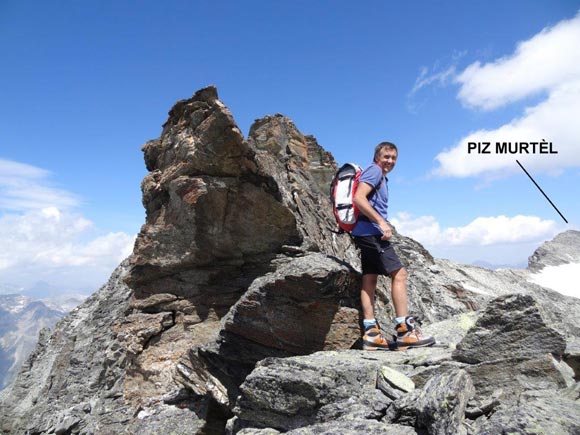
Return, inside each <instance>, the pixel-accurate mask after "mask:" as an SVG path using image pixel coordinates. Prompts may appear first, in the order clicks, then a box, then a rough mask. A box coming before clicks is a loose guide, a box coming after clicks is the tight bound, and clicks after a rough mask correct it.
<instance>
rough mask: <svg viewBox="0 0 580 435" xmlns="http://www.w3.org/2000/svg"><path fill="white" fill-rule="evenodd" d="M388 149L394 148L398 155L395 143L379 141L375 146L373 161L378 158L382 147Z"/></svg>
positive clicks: (376, 160)
mask: <svg viewBox="0 0 580 435" xmlns="http://www.w3.org/2000/svg"><path fill="white" fill-rule="evenodd" d="M384 148H387V149H390V150H395V153H396V154H397V155H398V154H399V150H398V149H397V145H395V144H394V143H392V142H381V143H380V144H378V145H377V146H376V147H375V157H374V159H373V160H374V162H375V163H377V162H378V160H379V156H380V154H381V151H382V150H383V149H384Z"/></svg>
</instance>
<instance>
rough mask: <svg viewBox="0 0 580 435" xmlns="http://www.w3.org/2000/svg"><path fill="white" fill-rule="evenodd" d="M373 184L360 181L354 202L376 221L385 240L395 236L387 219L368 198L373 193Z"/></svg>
mask: <svg viewBox="0 0 580 435" xmlns="http://www.w3.org/2000/svg"><path fill="white" fill-rule="evenodd" d="M372 190H373V186H371V185H370V184H367V183H365V182H362V183H359V185H358V187H357V189H356V192H355V194H354V203H355V204H356V206H357V207H358V209H359V210H360V211H361V212H362V213H363V214H364V215H365V216H366V217H368V218H369V219H370V220H371V221H372V222H375V223H376V224H377V225H378V226H379V228H380V230H381V231H382V232H383V237H382V239H383V240H388V239H390V238H391V237H392V236H393V231H392V230H391V227H390V226H389V224H388V223H387V221H386V220H384V219H383V218H382V216H381V215H380V214H378V213H377V211H376V210H375V209H374V208H373V206H372V205H371V203H370V202H369V200H368V196H369V195H370V194H371V192H372Z"/></svg>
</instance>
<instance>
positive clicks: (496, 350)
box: [453, 294, 566, 364]
mask: <svg viewBox="0 0 580 435" xmlns="http://www.w3.org/2000/svg"><path fill="white" fill-rule="evenodd" d="M565 349H566V339H565V336H564V335H562V334H561V333H560V332H558V331H556V330H555V329H553V328H551V327H549V326H548V325H547V324H546V321H545V320H544V318H543V316H542V313H541V310H540V306H539V305H538V304H537V302H536V301H535V300H534V299H533V298H532V297H531V296H528V295H521V294H514V295H507V296H504V297H500V298H497V299H495V300H493V301H492V302H490V303H489V304H488V305H487V307H486V308H485V310H484V311H483V314H482V315H481V316H480V317H479V319H478V320H477V322H476V323H475V326H474V327H472V328H471V329H470V330H469V331H468V333H467V335H466V336H465V338H464V339H463V340H462V341H461V342H460V343H459V344H458V345H457V350H456V351H455V352H454V353H453V357H454V358H455V359H456V360H458V361H462V362H466V363H470V364H476V363H481V362H485V361H493V360H498V359H509V358H511V357H512V356H516V355H517V357H519V358H526V357H535V356H536V355H538V353H552V354H553V355H555V356H556V357H557V358H561V357H562V355H563V354H564V351H565Z"/></svg>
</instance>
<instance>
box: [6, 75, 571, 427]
mask: <svg viewBox="0 0 580 435" xmlns="http://www.w3.org/2000/svg"><path fill="white" fill-rule="evenodd" d="M372 146H373V144H368V150H367V152H366V154H365V155H361V162H360V163H363V164H364V163H365V162H367V161H370V160H371V157H372V155H371V153H372ZM143 152H144V156H145V164H146V166H147V169H148V171H149V174H148V175H147V176H146V177H145V179H144V180H143V183H142V191H143V205H144V207H145V209H146V221H145V223H144V225H143V227H142V229H141V232H140V233H139V235H138V238H137V241H136V243H135V248H134V251H133V253H132V255H131V256H130V257H129V258H128V259H127V260H125V261H124V262H123V263H122V264H121V265H120V266H119V267H118V268H117V270H115V272H114V273H113V275H112V276H111V279H110V280H109V282H108V283H107V284H106V285H105V286H103V288H101V289H100V290H99V291H98V292H96V293H95V294H94V295H93V296H92V297H91V298H89V299H88V300H87V301H85V302H84V303H83V304H82V305H81V306H79V307H78V308H77V309H76V310H74V311H73V312H72V313H70V314H69V315H68V316H67V317H66V318H64V319H63V320H62V321H61V322H59V323H58V324H57V326H56V327H55V328H54V330H53V331H52V333H48V332H46V331H45V332H43V334H41V337H40V339H39V343H38V345H37V347H36V350H35V351H34V352H33V354H32V355H31V356H30V357H29V359H28V360H27V362H26V363H25V364H24V366H23V368H22V370H21V372H20V374H19V376H18V378H17V379H16V381H15V382H14V383H13V384H12V385H11V386H10V387H8V388H7V389H5V390H4V391H2V392H1V393H0V429H1V430H2V432H3V433H10V434H45V433H46V434H49V433H50V434H52V433H54V434H86V435H88V434H222V433H228V434H246V435H247V434H262V435H266V434H277V433H290V434H337V433H340V434H359V433H361V434H362V433H364V434H375V433H376V434H379V433H381V434H385V433H386V434H389V433H392V434H414V433H429V434H455V433H465V434H477V433H482V434H496V433H553V434H559V433H562V434H564V433H566V434H568V433H580V384H579V383H578V380H579V379H578V376H579V368H580V300H578V299H575V298H571V297H566V296H562V295H560V294H558V293H556V292H554V291H551V290H548V289H546V288H542V287H540V286H538V285H536V284H532V283H530V282H528V281H527V280H526V279H525V273H526V272H525V271H512V270H498V271H491V270H488V269H484V268H480V267H475V266H465V265H459V264H456V263H453V262H451V261H448V260H439V259H436V258H433V257H432V256H431V255H430V254H429V253H428V252H427V251H426V250H425V248H424V247H422V246H421V245H420V244H419V243H417V242H416V241H414V240H412V239H410V238H407V237H404V236H403V235H401V234H398V233H396V232H395V236H394V239H393V242H394V245H395V249H396V250H397V252H398V254H399V255H400V257H401V259H402V261H403V262H404V264H405V266H406V267H407V269H408V271H409V283H408V284H409V300H410V309H411V311H412V312H413V313H416V314H417V315H419V316H421V317H422V318H423V319H424V326H425V329H426V332H427V333H430V334H433V335H434V336H435V337H436V338H437V340H438V344H437V345H436V346H434V347H431V348H423V349H413V350H407V351H400V352H364V351H362V350H360V346H359V338H360V335H361V331H360V321H361V319H360V314H359V312H360V310H359V305H358V304H359V301H358V298H359V288H360V272H359V262H358V255H357V252H356V250H355V248H354V247H353V245H352V243H351V241H350V239H349V237H348V236H347V235H338V234H336V233H335V232H333V230H334V229H335V222H334V218H333V216H332V211H331V206H330V202H329V199H328V187H329V183H330V180H331V178H332V176H333V174H334V172H335V170H336V168H337V164H336V162H335V161H334V159H333V157H332V155H331V154H329V153H328V152H327V151H325V150H324V149H323V148H322V147H321V146H320V145H319V144H318V143H317V141H316V139H315V138H314V137H313V136H307V135H304V134H303V133H301V132H300V131H299V129H298V128H297V127H296V126H295V125H294V123H293V122H292V121H291V120H290V119H288V118H286V117H284V116H282V115H279V114H276V115H272V116H266V117H264V118H262V119H259V120H257V121H255V123H254V124H253V125H252V126H251V128H250V130H249V134H248V137H247V138H245V137H244V136H243V135H242V133H241V131H240V129H239V128H238V126H237V125H236V123H235V121H234V118H233V116H232V114H231V113H230V111H229V109H228V108H227V107H226V106H225V105H224V104H223V103H222V102H221V101H220V100H219V99H218V95H217V90H216V88H215V87H211V86H210V87H207V88H205V89H202V90H200V91H198V92H196V93H195V95H193V97H192V98H190V99H187V100H183V101H179V102H177V103H176V104H175V105H174V107H173V108H172V109H171V110H170V112H169V118H168V120H167V122H166V123H165V124H164V125H163V130H162V132H161V136H160V137H159V138H158V139H155V140H152V141H149V142H147V143H146V144H145V145H144V146H143ZM404 156H405V148H404V146H401V157H402V158H404ZM559 244H561V243H560V242H558V243H556V244H552V245H550V246H551V247H550V252H551V253H552V254H551V257H555V256H557V255H556V253H554V251H557V250H558V249H557V245H559ZM563 245H565V246H566V252H565V255H564V256H562V257H561V258H568V256H569V255H572V254H573V255H576V254H577V253H578V246H576V247H575V248H574V247H570V246H568V245H567V243H566V241H565V240H564V242H563ZM572 251H574V252H572ZM558 258H560V257H558ZM541 261H542V256H541V255H538V256H537V261H536V263H538V264H539V263H541ZM389 295H390V288H389V283H388V282H387V280H383V279H381V280H380V282H379V289H378V295H377V317H378V319H379V321H380V322H381V323H382V324H383V325H390V324H391V320H390V319H391V317H392V314H393V308H392V306H391V304H390V297H389ZM386 329H387V330H388V327H387V326H386Z"/></svg>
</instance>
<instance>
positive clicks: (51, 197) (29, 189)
mask: <svg viewBox="0 0 580 435" xmlns="http://www.w3.org/2000/svg"><path fill="white" fill-rule="evenodd" d="M50 175H51V173H50V172H49V171H47V170H45V169H41V168H37V167H35V166H31V165H27V164H25V163H19V162H14V161H11V160H6V159H2V158H0V209H5V210H13V211H24V210H38V209H43V208H49V207H57V208H70V207H74V206H77V205H79V203H80V199H79V197H78V196H77V195H74V194H73V193H71V192H68V191H66V190H63V189H59V188H57V187H54V186H51V184H50V182H49V178H50Z"/></svg>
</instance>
